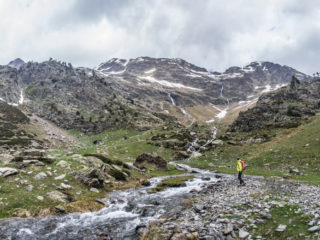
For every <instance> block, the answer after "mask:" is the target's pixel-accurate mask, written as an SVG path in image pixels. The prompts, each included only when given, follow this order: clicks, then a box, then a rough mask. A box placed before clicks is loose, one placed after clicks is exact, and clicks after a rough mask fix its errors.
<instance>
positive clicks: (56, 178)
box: [54, 174, 66, 180]
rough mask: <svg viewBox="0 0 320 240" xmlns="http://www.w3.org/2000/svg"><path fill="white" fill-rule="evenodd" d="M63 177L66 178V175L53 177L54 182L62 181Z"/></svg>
mask: <svg viewBox="0 0 320 240" xmlns="http://www.w3.org/2000/svg"><path fill="white" fill-rule="evenodd" d="M65 177H66V175H65V174H62V175H60V176H58V177H55V178H54V180H62V179H64V178H65Z"/></svg>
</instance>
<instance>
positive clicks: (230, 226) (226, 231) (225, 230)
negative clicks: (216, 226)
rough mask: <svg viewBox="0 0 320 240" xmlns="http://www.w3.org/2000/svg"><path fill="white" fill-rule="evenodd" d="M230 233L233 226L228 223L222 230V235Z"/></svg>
mask: <svg viewBox="0 0 320 240" xmlns="http://www.w3.org/2000/svg"><path fill="white" fill-rule="evenodd" d="M232 231H233V225H232V224H231V223H228V224H227V225H226V226H225V227H224V229H223V234H224V235H228V234H229V233H231V232H232Z"/></svg>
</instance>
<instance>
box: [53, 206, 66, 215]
mask: <svg viewBox="0 0 320 240" xmlns="http://www.w3.org/2000/svg"><path fill="white" fill-rule="evenodd" d="M54 208H55V211H56V213H59V214H64V213H66V212H67V211H66V208H65V207H64V206H61V205H58V206H55V207H54Z"/></svg>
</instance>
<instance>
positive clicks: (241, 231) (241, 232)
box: [239, 229, 249, 239]
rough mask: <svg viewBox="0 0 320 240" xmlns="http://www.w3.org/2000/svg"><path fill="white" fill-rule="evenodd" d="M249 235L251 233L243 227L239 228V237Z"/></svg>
mask: <svg viewBox="0 0 320 240" xmlns="http://www.w3.org/2000/svg"><path fill="white" fill-rule="evenodd" d="M248 236H249V233H248V232H247V231H244V230H242V229H240V230H239V238H241V239H242V238H247V237H248Z"/></svg>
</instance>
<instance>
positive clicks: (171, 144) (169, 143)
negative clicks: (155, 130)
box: [161, 139, 185, 149]
mask: <svg viewBox="0 0 320 240" xmlns="http://www.w3.org/2000/svg"><path fill="white" fill-rule="evenodd" d="M161 145H162V146H163V147H165V148H172V149H177V148H181V147H184V146H185V142H183V141H180V140H178V139H168V140H164V141H162V142H161Z"/></svg>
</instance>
